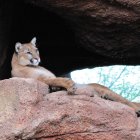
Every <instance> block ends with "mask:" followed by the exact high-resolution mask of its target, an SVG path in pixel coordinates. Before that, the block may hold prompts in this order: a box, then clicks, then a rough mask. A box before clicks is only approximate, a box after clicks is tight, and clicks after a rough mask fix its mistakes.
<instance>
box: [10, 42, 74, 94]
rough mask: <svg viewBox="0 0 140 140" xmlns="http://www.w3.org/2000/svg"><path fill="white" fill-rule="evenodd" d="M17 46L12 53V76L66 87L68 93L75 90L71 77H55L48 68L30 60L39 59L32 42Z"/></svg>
mask: <svg viewBox="0 0 140 140" xmlns="http://www.w3.org/2000/svg"><path fill="white" fill-rule="evenodd" d="M18 47H19V48H20V49H18V52H17V54H16V53H14V55H13V58H12V72H11V74H12V76H13V77H23V78H33V79H37V80H39V81H41V82H44V83H46V84H48V85H50V86H58V87H63V88H66V89H67V91H68V93H69V94H73V93H74V92H75V83H74V82H73V81H72V80H71V79H69V78H62V77H56V76H55V75H54V74H53V73H52V72H50V71H49V70H47V69H45V68H43V67H41V66H38V65H36V64H35V65H34V64H33V63H31V62H30V60H31V59H34V58H35V59H36V60H37V61H40V57H39V52H38V51H37V48H36V46H34V45H33V44H32V43H27V44H21V45H20V44H19V46H18ZM29 52H30V54H29Z"/></svg>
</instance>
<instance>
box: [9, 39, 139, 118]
mask: <svg viewBox="0 0 140 140" xmlns="http://www.w3.org/2000/svg"><path fill="white" fill-rule="evenodd" d="M39 63H40V56H39V51H38V48H37V47H36V38H35V37H34V38H33V39H32V40H31V42H30V43H25V44H21V43H19V42H18V43H16V45H15V53H14V55H13V58H12V72H11V74H12V76H13V77H23V78H33V79H37V80H39V81H42V82H44V83H46V84H48V85H49V86H54V87H63V88H65V89H66V90H67V91H68V94H75V91H76V84H75V83H74V81H72V80H71V79H69V78H62V77H56V76H55V75H54V74H53V73H52V72H50V71H49V70H47V69H45V68H43V67H41V66H39ZM86 86H90V87H92V88H93V90H94V91H95V92H97V94H98V96H100V97H101V98H104V99H108V100H112V101H116V102H121V103H123V104H126V105H128V106H130V107H132V108H134V110H135V111H136V114H137V116H140V109H139V108H140V106H139V104H135V103H132V102H130V101H128V100H127V99H125V98H123V97H122V96H120V95H118V94H116V93H115V92H113V91H111V90H110V89H108V88H106V87H104V86H102V85H99V84H88V85H86Z"/></svg>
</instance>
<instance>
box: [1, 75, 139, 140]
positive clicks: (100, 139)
mask: <svg viewBox="0 0 140 140" xmlns="http://www.w3.org/2000/svg"><path fill="white" fill-rule="evenodd" d="M92 94H94V91H90V89H87V88H84V87H83V88H79V89H78V90H77V95H74V96H70V95H67V93H66V92H65V91H59V92H54V93H51V94H48V86H47V85H45V84H44V83H41V82H37V81H35V80H32V79H21V78H12V79H9V80H3V81H0V139H1V140H25V139H26V140H92V139H96V140H114V139H117V140H139V139H140V127H139V125H140V120H139V119H138V118H137V117H136V115H135V112H134V111H133V109H132V108H130V107H128V106H126V105H123V104H121V103H116V102H111V101H107V100H104V99H101V98H99V97H96V96H94V97H93V96H92Z"/></svg>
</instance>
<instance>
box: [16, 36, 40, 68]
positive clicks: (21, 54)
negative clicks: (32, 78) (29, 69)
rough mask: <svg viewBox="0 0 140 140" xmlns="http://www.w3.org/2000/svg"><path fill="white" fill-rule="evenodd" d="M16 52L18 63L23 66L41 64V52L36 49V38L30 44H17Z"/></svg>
mask: <svg viewBox="0 0 140 140" xmlns="http://www.w3.org/2000/svg"><path fill="white" fill-rule="evenodd" d="M15 51H16V54H17V58H18V63H19V64H20V65H23V66H38V65H39V63H40V56H39V51H38V49H37V47H36V37H34V38H33V39H32V40H31V42H30V43H25V44H21V43H19V42H18V43H16V45H15Z"/></svg>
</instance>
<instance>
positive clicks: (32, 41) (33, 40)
mask: <svg viewBox="0 0 140 140" xmlns="http://www.w3.org/2000/svg"><path fill="white" fill-rule="evenodd" d="M31 43H32V44H33V45H34V46H36V37H34V38H33V39H32V40H31Z"/></svg>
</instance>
